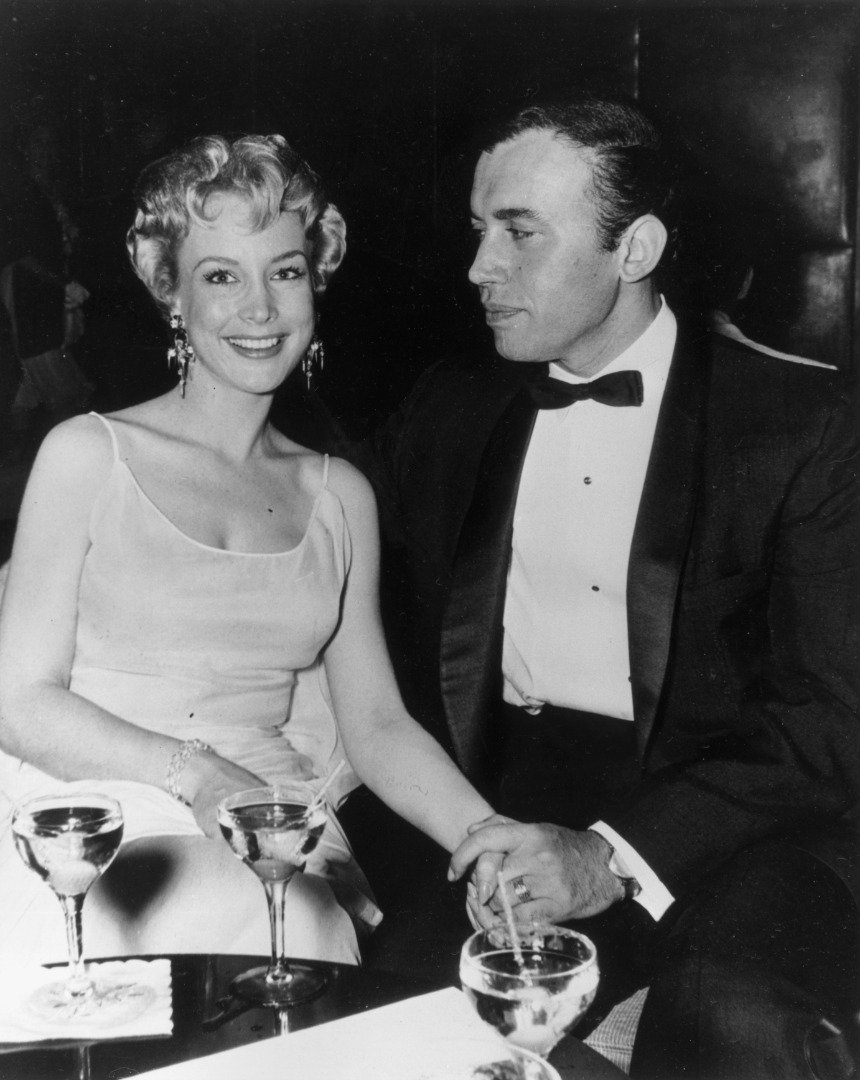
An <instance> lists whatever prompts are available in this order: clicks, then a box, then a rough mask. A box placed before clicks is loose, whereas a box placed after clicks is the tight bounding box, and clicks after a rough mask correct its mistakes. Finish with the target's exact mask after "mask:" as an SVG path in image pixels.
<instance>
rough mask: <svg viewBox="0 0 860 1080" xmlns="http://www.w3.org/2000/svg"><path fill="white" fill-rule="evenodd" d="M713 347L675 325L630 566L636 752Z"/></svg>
mask: <svg viewBox="0 0 860 1080" xmlns="http://www.w3.org/2000/svg"><path fill="white" fill-rule="evenodd" d="M709 372H710V351H709V348H708V345H707V338H706V336H704V335H699V336H688V335H687V334H685V333H684V332H683V331H682V329H681V328H680V327H679V332H678V341H677V344H676V346H675V354H674V357H673V361H672V366H671V369H670V372H669V379H668V382H667V384H666V390H665V392H664V394H663V402H662V404H661V407H660V415H659V418H658V421H657V428H656V431H655V433H654V444H653V447H652V450H651V459H650V461H649V463H648V471H647V473H646V476H645V485H644V487H643V490H642V500H641V502H640V504H639V513H638V516H637V519H636V528H635V530H634V533H633V543H632V546H631V550H630V563H629V566H628V571H627V620H628V639H629V646H630V671H631V684H632V692H633V711H634V716H635V718H636V733H637V738H638V740H639V748H640V752H641V753H642V754H644V752H645V747H646V744H647V742H648V738H649V736H650V734H651V731H652V729H653V726H654V719H655V716H656V712H657V707H658V705H659V702H660V694H661V691H662V688H663V681H664V679H665V676H666V665H667V663H668V659H669V649H670V643H671V636H672V627H673V621H674V615H675V605H676V600H677V596H678V588H679V585H680V579H681V574H682V572H683V569H684V562H685V558H686V554H687V550H688V544H689V539H690V530H691V527H692V522H693V512H694V510H695V505H696V497H697V493H698V488H699V482H700V477H701V467H702V450H703V445H704V427H705V404H706V395H707V386H708V382H709Z"/></svg>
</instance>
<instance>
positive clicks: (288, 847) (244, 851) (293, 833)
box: [218, 784, 326, 1006]
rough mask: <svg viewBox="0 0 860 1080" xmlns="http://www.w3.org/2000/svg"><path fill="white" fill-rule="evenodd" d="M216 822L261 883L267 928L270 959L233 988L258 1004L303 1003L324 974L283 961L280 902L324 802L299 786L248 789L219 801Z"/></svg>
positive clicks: (317, 831) (317, 833)
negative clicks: (270, 946) (265, 964)
mask: <svg viewBox="0 0 860 1080" xmlns="http://www.w3.org/2000/svg"><path fill="white" fill-rule="evenodd" d="M218 822H219V824H220V826H221V832H222V833H223V834H224V837H225V839H226V840H227V842H228V843H229V845H230V847H231V848H232V849H233V852H234V854H235V855H237V856H238V857H239V858H240V859H241V860H242V861H243V862H244V863H245V864H246V865H247V866H249V867H250V868H251V869H252V870H253V871H254V873H255V874H256V875H257V877H258V878H259V879H260V881H262V883H263V888H264V889H265V890H266V898H267V899H268V902H269V920H270V923H271V928H272V959H271V963H270V964H269V966H268V967H258V968H252V969H251V970H250V971H246V972H245V973H244V974H243V975H240V976H239V977H238V979H236V980H235V982H234V983H233V987H232V988H233V990H234V991H235V993H237V994H238V995H239V996H240V997H244V998H246V999H247V1000H249V1001H253V1002H255V1003H257V1004H263V1005H273V1006H283V1005H295V1004H297V1003H298V1002H300V1001H307V1000H308V998H311V997H314V996H315V995H316V994H318V993H319V992H320V990H322V988H323V987H324V986H325V976H324V975H323V973H322V972H321V971H317V970H315V969H312V968H308V967H303V966H301V965H296V964H293V965H290V964H288V963H287V960H286V956H285V946H284V901H285V898H286V891H287V886H288V885H289V883H290V881H291V879H292V877H293V875H294V874H295V873H296V872H297V871H300V870H303V869H304V866H305V862H306V861H307V858H308V856H309V855H310V853H311V852H312V851H313V850H314V848H315V847H316V846H317V844H318V843H319V839H320V837H321V836H322V833H323V829H324V828H325V823H326V810H325V804H324V802H323V801H322V799H321V798H320V796H319V795H316V796H314V795H312V794H311V793H310V792H309V791H308V790H307V788H306V787H303V786H298V785H292V784H279V785H278V786H277V787H262V788H251V789H250V790H248V791H240V792H238V793H236V794H235V795H230V796H229V797H228V798H226V799H224V800H222V802H221V803H220V804H219V806H218Z"/></svg>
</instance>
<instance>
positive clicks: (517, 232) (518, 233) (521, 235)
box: [508, 226, 534, 240]
mask: <svg viewBox="0 0 860 1080" xmlns="http://www.w3.org/2000/svg"><path fill="white" fill-rule="evenodd" d="M508 232H509V233H510V234H511V236H512V237H513V238H514V240H525V239H527V238H528V237H529V236H534V233H533V232H529V231H528V230H527V229H515V228H514V227H513V226H511V227H510V228H509V229H508Z"/></svg>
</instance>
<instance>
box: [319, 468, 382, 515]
mask: <svg viewBox="0 0 860 1080" xmlns="http://www.w3.org/2000/svg"><path fill="white" fill-rule="evenodd" d="M328 486H329V487H330V488H331V490H332V491H333V492H334V493H335V494H336V495H337V496H338V498H339V499H340V501H341V502H342V503H343V504H344V507H345V508H347V509H349V508H350V507H352V508H354V509H355V510H356V511H369V510H372V511H374V512H375V509H376V500H375V498H374V494H373V488H372V487H371V486H370V482H369V481H368V479H367V477H366V476H365V475H364V474H363V473H362V472H360V471H359V470H358V469H357V468H356V467H355V466H354V465H352V464H350V462H348V461H346V460H345V459H344V458H338V457H333V458H329V469H328Z"/></svg>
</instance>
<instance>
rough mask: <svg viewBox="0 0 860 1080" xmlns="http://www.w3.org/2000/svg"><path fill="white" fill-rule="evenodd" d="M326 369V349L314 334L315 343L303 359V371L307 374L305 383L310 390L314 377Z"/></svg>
mask: <svg viewBox="0 0 860 1080" xmlns="http://www.w3.org/2000/svg"><path fill="white" fill-rule="evenodd" d="M324 367H325V349H324V348H323V343H322V342H321V341H320V339H319V338H318V337H317V336H316V334H314V337H313V341H312V342H311V343H310V345H309V346H308V351H307V352H306V353H305V355H304V356H303V357H302V371H303V372H304V373H305V381H306V382H307V384H308V390H310V388H311V383H312V382H313V380H314V376H315V375H317V374H318V373H321V372H322V370H323V368H324Z"/></svg>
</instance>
